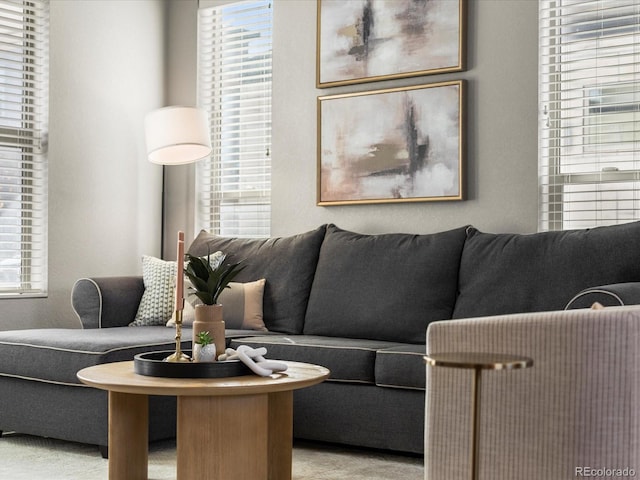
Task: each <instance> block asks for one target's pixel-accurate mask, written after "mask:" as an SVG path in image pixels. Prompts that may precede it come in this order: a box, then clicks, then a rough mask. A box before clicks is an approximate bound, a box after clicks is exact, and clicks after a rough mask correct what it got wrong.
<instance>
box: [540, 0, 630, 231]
mask: <svg viewBox="0 0 640 480" xmlns="http://www.w3.org/2000/svg"><path fill="white" fill-rule="evenodd" d="M539 20H540V88H539V91H540V102H541V112H542V114H541V122H540V129H539V140H540V148H539V152H540V155H539V187H540V218H539V227H540V229H541V230H564V229H573V228H585V227H592V226H597V225H611V224H616V223H624V222H628V221H632V220H637V219H640V0H540V16H539Z"/></svg>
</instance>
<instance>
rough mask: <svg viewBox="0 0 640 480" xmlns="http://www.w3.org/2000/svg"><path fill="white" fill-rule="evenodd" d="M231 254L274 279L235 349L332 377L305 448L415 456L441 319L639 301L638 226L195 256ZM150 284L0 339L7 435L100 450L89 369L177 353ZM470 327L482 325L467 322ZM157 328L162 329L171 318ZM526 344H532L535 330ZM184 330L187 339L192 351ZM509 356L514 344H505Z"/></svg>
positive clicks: (83, 289)
mask: <svg viewBox="0 0 640 480" xmlns="http://www.w3.org/2000/svg"><path fill="white" fill-rule="evenodd" d="M215 251H223V252H224V253H225V254H227V255H228V257H229V259H230V260H242V261H243V262H244V264H245V265H246V268H245V269H244V270H243V271H242V272H241V274H240V275H239V276H238V277H237V278H236V280H237V282H241V283H242V282H245V283H249V282H254V281H257V280H259V279H266V282H265V283H264V290H263V302H262V307H263V311H262V319H263V322H264V325H265V326H266V331H265V330H264V329H260V328H258V329H247V328H244V326H242V328H239V329H229V330H227V342H228V344H229V345H230V346H232V347H236V346H238V345H240V344H248V345H251V346H265V347H266V348H267V350H268V354H267V356H268V357H269V358H275V359H285V360H293V361H303V362H311V363H316V364H320V365H324V366H326V367H328V368H329V369H330V370H331V377H330V378H329V380H328V381H326V382H324V383H322V384H320V385H317V386H314V387H312V388H309V389H304V390H300V391H296V392H295V394H294V436H295V437H297V438H303V439H310V440H319V441H326V442H337V443H343V444H350V445H357V446H365V447H372V448H380V449H389V450H396V451H402V452H409V453H415V454H421V453H422V452H423V451H424V426H425V365H424V362H423V355H424V354H425V353H426V346H425V332H426V331H427V328H428V327H429V325H430V324H433V323H434V322H440V323H447V322H443V321H449V320H452V319H469V318H472V317H491V316H496V315H504V314H512V313H521V312H541V311H557V310H562V309H564V308H567V307H569V308H574V307H582V306H589V305H590V303H593V301H594V299H595V300H597V301H600V302H601V303H603V304H605V305H613V304H616V305H620V304H622V305H627V304H638V303H640V284H639V283H636V282H640V222H634V223H629V224H626V225H620V226H611V227H599V228H594V229H589V230H576V231H566V232H548V233H537V234H529V235H519V234H490V233H483V232H480V231H479V230H477V229H475V228H473V227H461V228H457V229H453V230H450V231H446V232H439V233H434V234H428V235H412V234H382V235H362V234H357V233H353V232H349V231H346V230H342V229H340V228H338V227H337V226H335V225H324V226H321V227H319V228H317V229H315V230H313V231H310V232H306V233H302V234H299V235H294V236H291V237H282V238H270V239H239V238H224V237H219V236H215V235H212V234H209V233H207V232H204V231H203V232H201V233H200V234H199V235H198V236H197V238H196V239H195V240H194V242H193V243H192V244H191V246H190V247H189V249H188V252H189V253H191V254H193V255H199V256H202V255H207V254H208V253H210V252H215ZM143 277H144V275H143V276H142V277H110V278H87V279H81V280H79V281H78V282H77V283H76V285H75V286H74V289H73V292H72V304H73V306H74V308H75V310H76V312H77V313H78V315H79V317H80V319H81V322H82V325H83V328H82V329H38V330H15V331H6V332H0V430H2V431H16V432H21V433H28V434H34V435H42V436H50V437H56V438H61V439H66V440H72V441H78V442H83V443H91V444H96V445H100V446H102V448H103V453H104V452H105V447H104V446H106V445H107V425H108V419H107V397H106V394H105V392H101V391H97V390H95V389H92V388H89V387H85V386H84V385H82V384H80V382H79V381H78V380H77V378H76V376H75V374H76V372H77V371H78V370H79V369H81V368H83V367H86V366H89V365H93V364H97V363H104V362H110V361H118V360H125V359H132V358H133V356H134V355H135V354H136V353H139V352H145V351H151V350H171V349H172V348H173V335H174V331H173V329H171V328H167V327H166V326H164V325H163V324H160V325H152V326H128V325H130V324H131V323H134V324H135V319H136V318H137V314H138V313H139V312H138V311H139V309H140V305H139V304H140V303H141V299H142V298H143V297H144V295H145V292H147V291H149V287H148V286H147V285H145V278H143ZM468 321H469V322H473V320H468ZM163 322H164V320H163ZM532 334H533V333H532ZM189 339H190V332H189V330H188V328H187V329H185V331H184V335H183V340H184V344H183V348H185V349H188V348H189V344H190V342H189ZM505 348H506V347H505ZM173 409H175V402H174V400H173V399H171V398H163V397H152V398H151V399H150V419H151V422H150V424H151V425H150V440H156V439H161V438H167V437H171V436H173V435H175V423H174V421H172V419H174V418H175V415H174V413H173V411H174V410H173Z"/></svg>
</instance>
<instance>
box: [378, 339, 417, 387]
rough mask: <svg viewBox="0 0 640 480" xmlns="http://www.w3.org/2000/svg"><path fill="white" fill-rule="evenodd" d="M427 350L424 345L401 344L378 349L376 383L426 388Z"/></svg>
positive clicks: (379, 384) (384, 385) (388, 385)
mask: <svg viewBox="0 0 640 480" xmlns="http://www.w3.org/2000/svg"><path fill="white" fill-rule="evenodd" d="M426 351H427V350H426V347H425V346H424V345H401V346H398V347H390V348H385V349H384V350H378V352H377V355H376V370H375V373H376V385H378V386H379V387H394V388H411V389H417V390H424V388H425V364H424V356H425V354H426Z"/></svg>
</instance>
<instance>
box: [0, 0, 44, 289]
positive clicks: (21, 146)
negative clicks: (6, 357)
mask: <svg viewBox="0 0 640 480" xmlns="http://www.w3.org/2000/svg"><path fill="white" fill-rule="evenodd" d="M48 62H49V2H48V0H24V1H22V0H0V294H2V295H43V294H45V293H46V290H47V162H46V156H45V146H46V138H47V130H48V103H49V100H48V84H49V81H48V74H49V67H48Z"/></svg>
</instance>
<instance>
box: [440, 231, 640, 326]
mask: <svg viewBox="0 0 640 480" xmlns="http://www.w3.org/2000/svg"><path fill="white" fill-rule="evenodd" d="M631 281H640V222H633V223H627V224H623V225H616V226H610V227H596V228H592V229H586V230H567V231H562V232H543V233H534V234H492V233H482V232H480V231H478V230H476V229H475V228H472V227H470V228H469V229H468V231H467V240H466V242H465V245H464V250H463V252H462V262H461V264H460V286H459V288H460V294H459V296H458V300H457V302H456V307H455V310H454V313H453V317H454V318H466V317H479V316H485V315H500V314H509V313H522V312H535V311H548V310H561V309H563V308H564V307H565V306H566V305H567V303H568V302H569V301H570V300H571V299H572V298H573V297H574V295H576V294H577V293H578V292H580V291H581V290H583V289H585V288H588V287H595V286H599V285H607V284H611V283H623V282H631Z"/></svg>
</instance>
